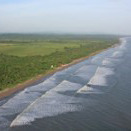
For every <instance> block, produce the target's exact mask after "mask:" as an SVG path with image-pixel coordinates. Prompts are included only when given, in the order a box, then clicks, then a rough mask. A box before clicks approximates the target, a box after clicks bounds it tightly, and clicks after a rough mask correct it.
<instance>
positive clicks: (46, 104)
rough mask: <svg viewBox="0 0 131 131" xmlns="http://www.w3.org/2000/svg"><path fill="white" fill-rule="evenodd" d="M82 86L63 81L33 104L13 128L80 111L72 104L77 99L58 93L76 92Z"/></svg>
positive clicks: (19, 116) (14, 122)
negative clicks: (38, 119) (39, 119)
mask: <svg viewBox="0 0 131 131" xmlns="http://www.w3.org/2000/svg"><path fill="white" fill-rule="evenodd" d="M79 88H81V85H79V84H76V83H71V82H68V81H63V82H62V83H61V84H59V85H58V86H57V87H55V88H53V89H52V90H50V91H48V92H47V93H46V94H44V95H43V96H42V97H40V98H39V99H37V100H36V101H35V102H33V103H32V104H31V105H30V106H28V108H27V109H25V110H24V111H23V112H22V113H21V114H20V115H18V116H17V118H16V119H15V120H14V121H13V122H12V124H11V126H20V125H26V124H30V123H31V122H32V121H34V120H35V119H36V118H44V117H51V116H55V115H59V114H62V113H66V112H73V111H78V110H80V108H81V107H80V106H78V105H75V104H71V103H75V102H76V98H73V97H72V96H66V95H63V94H59V93H58V92H65V91H76V90H78V89H79Z"/></svg>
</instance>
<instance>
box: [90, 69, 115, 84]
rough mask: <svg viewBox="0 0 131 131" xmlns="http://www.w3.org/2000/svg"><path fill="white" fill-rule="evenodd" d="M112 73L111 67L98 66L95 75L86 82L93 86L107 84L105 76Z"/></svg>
mask: <svg viewBox="0 0 131 131" xmlns="http://www.w3.org/2000/svg"><path fill="white" fill-rule="evenodd" d="M113 74H114V69H113V68H106V67H98V69H97V71H96V73H95V75H94V76H93V77H92V78H91V80H90V81H89V83H88V84H89V85H94V86H108V84H109V83H108V81H107V76H110V75H113Z"/></svg>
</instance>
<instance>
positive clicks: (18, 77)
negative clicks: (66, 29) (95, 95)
mask: <svg viewBox="0 0 131 131" xmlns="http://www.w3.org/2000/svg"><path fill="white" fill-rule="evenodd" d="M118 42H119V40H118V37H117V36H102V35H99V36H98V35H25V34H19V35H18V34H2V35H0V90H3V89H5V88H11V87H13V86H15V85H16V84H18V83H21V82H23V81H25V80H28V79H30V78H32V77H34V76H37V75H38V74H44V73H45V72H47V71H49V70H51V65H53V66H54V68H56V67H58V66H60V65H61V64H67V63H69V62H71V61H72V60H74V59H77V58H81V57H84V56H88V55H90V54H91V53H93V52H96V51H99V50H102V49H106V48H108V47H110V46H112V45H113V44H115V43H118Z"/></svg>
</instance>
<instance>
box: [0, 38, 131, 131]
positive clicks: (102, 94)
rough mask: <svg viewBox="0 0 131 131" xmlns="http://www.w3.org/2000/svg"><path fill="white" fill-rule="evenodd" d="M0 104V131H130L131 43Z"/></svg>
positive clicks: (130, 41) (105, 52)
mask: <svg viewBox="0 0 131 131" xmlns="http://www.w3.org/2000/svg"><path fill="white" fill-rule="evenodd" d="M121 41H122V44H121V45H120V46H118V47H115V48H111V49H109V50H107V51H104V52H102V53H100V54H98V55H96V56H93V57H91V58H90V59H87V60H85V61H84V62H81V63H79V64H76V65H73V66H71V67H69V68H67V69H65V70H63V71H60V72H57V73H55V74H54V75H52V76H51V77H49V78H48V79H46V80H45V81H43V82H41V83H39V84H37V85H34V86H30V87H29V88H26V89H25V90H23V91H21V92H19V93H16V94H14V95H12V96H10V97H8V98H6V99H4V100H1V101H0V131H4V130H5V131H6V130H11V131H23V130H24V131H39V130H41V131H43V130H45V131H88V130H89V131H96V130H97V131H103V130H106V131H108V130H109V131H128V130H131V124H130V123H131V103H130V102H131V81H130V78H131V68H130V67H131V61H130V60H131V38H123V39H121Z"/></svg>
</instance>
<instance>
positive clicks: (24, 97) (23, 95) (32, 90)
mask: <svg viewBox="0 0 131 131" xmlns="http://www.w3.org/2000/svg"><path fill="white" fill-rule="evenodd" d="M54 86H56V84H55V81H54V80H53V79H48V80H46V81H45V82H43V83H41V84H39V85H37V86H32V87H29V88H26V89H24V90H23V91H21V92H20V93H18V94H16V95H15V96H14V97H13V98H11V99H9V101H7V102H6V103H5V104H3V105H2V106H1V107H0V117H1V116H7V115H13V114H16V113H20V112H21V111H23V110H24V109H25V108H26V107H27V106H28V105H29V104H30V103H31V102H33V101H34V100H35V99H37V98H38V97H40V96H41V95H42V92H45V91H47V90H49V89H50V88H53V87H54Z"/></svg>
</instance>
